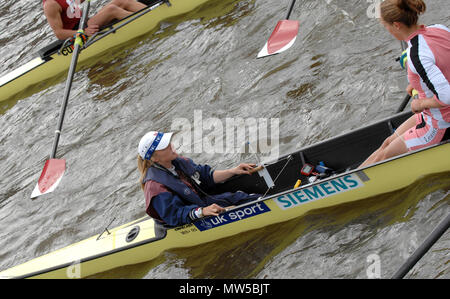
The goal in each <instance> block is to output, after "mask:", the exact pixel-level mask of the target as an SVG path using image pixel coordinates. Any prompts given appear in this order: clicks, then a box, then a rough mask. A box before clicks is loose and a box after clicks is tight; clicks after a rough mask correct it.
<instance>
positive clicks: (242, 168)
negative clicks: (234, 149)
mask: <svg viewBox="0 0 450 299" xmlns="http://www.w3.org/2000/svg"><path fill="white" fill-rule="evenodd" d="M254 167H256V164H247V163H241V164H239V166H237V167H235V168H233V169H231V171H232V173H233V174H235V175H240V174H250V172H249V170H250V169H252V168H254Z"/></svg>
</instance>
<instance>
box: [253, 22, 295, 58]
mask: <svg viewBox="0 0 450 299" xmlns="http://www.w3.org/2000/svg"><path fill="white" fill-rule="evenodd" d="M299 26H300V25H299V22H298V21H293V20H282V21H279V22H278V24H277V26H276V27H275V29H274V30H273V32H272V34H271V35H270V37H269V40H268V41H267V43H266V44H265V46H264V48H263V49H262V50H261V51H260V52H259V54H258V58H261V57H265V56H269V55H274V54H278V53H281V52H283V51H286V50H287V49H289V48H290V47H291V46H292V45H293V44H294V42H295V40H296V38H297V34H298V29H299Z"/></svg>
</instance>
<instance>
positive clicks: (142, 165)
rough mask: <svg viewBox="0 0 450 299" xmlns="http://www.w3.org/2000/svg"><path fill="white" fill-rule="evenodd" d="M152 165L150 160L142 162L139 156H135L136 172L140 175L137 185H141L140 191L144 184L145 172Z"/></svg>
mask: <svg viewBox="0 0 450 299" xmlns="http://www.w3.org/2000/svg"><path fill="white" fill-rule="evenodd" d="M152 165H153V162H152V161H151V160H144V159H142V157H141V156H140V155H137V166H138V170H139V172H140V173H141V178H140V179H139V184H140V185H141V189H142V190H144V187H145V184H144V183H143V182H142V181H143V180H144V178H145V175H146V174H147V170H148V169H149V168H150V167H151V166H152Z"/></svg>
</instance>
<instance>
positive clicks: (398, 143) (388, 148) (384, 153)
mask: <svg viewBox="0 0 450 299" xmlns="http://www.w3.org/2000/svg"><path fill="white" fill-rule="evenodd" d="M415 125H416V116H415V115H413V116H411V117H410V118H409V119H407V120H406V121H405V122H403V124H401V125H400V126H399V127H398V128H397V130H396V131H395V133H394V134H392V135H391V136H389V137H388V138H386V140H384V142H383V144H382V145H381V146H380V148H378V149H377V150H376V151H375V152H373V153H372V155H370V156H369V158H367V160H366V161H364V163H362V164H361V165H360V166H359V167H358V168H361V167H365V166H368V165H371V164H373V163H376V162H380V161H383V160H385V159H388V158H391V157H394V156H397V155H400V154H404V153H406V152H407V151H408V148H407V147H406V144H405V141H404V140H403V138H402V137H401V136H402V135H403V134H404V133H405V132H406V131H408V130H409V129H411V128H413V127H414V126H415Z"/></svg>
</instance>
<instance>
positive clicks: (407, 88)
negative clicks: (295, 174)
mask: <svg viewBox="0 0 450 299" xmlns="http://www.w3.org/2000/svg"><path fill="white" fill-rule="evenodd" d="M413 90H414V87H412V85H411V84H408V87H406V92H407V93H408V94H409V95H410V96H412V91H413Z"/></svg>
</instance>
